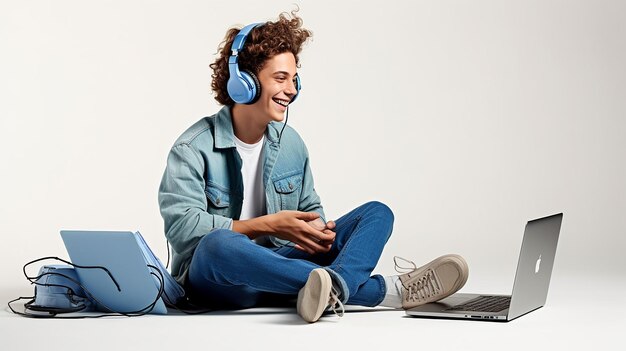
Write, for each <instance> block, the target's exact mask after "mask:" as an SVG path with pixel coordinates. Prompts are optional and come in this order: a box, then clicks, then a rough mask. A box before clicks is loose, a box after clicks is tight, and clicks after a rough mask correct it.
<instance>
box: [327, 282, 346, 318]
mask: <svg viewBox="0 0 626 351" xmlns="http://www.w3.org/2000/svg"><path fill="white" fill-rule="evenodd" d="M328 304H329V307H330V308H331V309H332V310H333V312H334V313H335V314H336V315H337V316H339V317H343V314H344V312H345V309H344V307H343V302H341V300H339V293H338V292H337V290H336V289H335V287H334V286H333V287H331V290H330V299H329V300H328ZM337 309H341V310H340V311H337Z"/></svg>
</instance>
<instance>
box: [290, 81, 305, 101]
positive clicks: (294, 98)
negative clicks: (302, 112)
mask: <svg viewBox="0 0 626 351" xmlns="http://www.w3.org/2000/svg"><path fill="white" fill-rule="evenodd" d="M294 85H295V87H296V95H294V96H293V98H291V101H290V102H289V103H292V102H294V101H296V98H297V97H298V95H300V89H302V83H300V76H296V83H295V84H294Z"/></svg>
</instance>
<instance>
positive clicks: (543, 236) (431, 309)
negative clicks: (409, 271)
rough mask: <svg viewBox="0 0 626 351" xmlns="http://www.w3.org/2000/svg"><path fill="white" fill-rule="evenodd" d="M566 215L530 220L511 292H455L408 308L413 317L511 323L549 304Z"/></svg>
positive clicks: (408, 313)
mask: <svg viewBox="0 0 626 351" xmlns="http://www.w3.org/2000/svg"><path fill="white" fill-rule="evenodd" d="M562 219H563V214H562V213H559V214H555V215H552V216H548V217H544V218H539V219H535V220H532V221H529V222H528V223H527V224H526V229H525V231H524V239H523V240H522V249H521V252H520V256H519V261H518V263H517V272H516V273H515V282H514V283H513V292H512V293H511V295H486V294H466V293H456V294H453V295H450V296H449V297H447V298H445V299H443V300H439V301H437V302H434V303H428V304H425V305H421V306H418V307H415V308H412V309H409V310H407V311H406V314H407V315H409V316H412V317H432V318H457V319H477V320H484V321H501V322H508V321H510V320H513V319H515V318H517V317H519V316H523V315H525V314H526V313H529V312H532V311H534V310H536V309H538V308H540V307H542V306H543V305H544V304H545V303H546V298H547V296H548V286H549V285H550V276H551V275H552V267H553V266H554V256H555V254H556V245H557V241H558V239H559V232H560V229H561V221H562Z"/></svg>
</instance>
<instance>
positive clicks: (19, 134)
mask: <svg viewBox="0 0 626 351" xmlns="http://www.w3.org/2000/svg"><path fill="white" fill-rule="evenodd" d="M298 5H299V6H300V9H301V10H300V12H299V15H300V16H301V17H302V18H303V19H304V24H305V27H307V28H309V29H310V30H312V31H313V33H314V37H313V40H312V41H311V42H309V44H308V45H307V46H306V47H305V49H304V51H303V53H302V55H301V65H302V66H301V69H300V70H299V74H300V75H301V78H302V84H303V90H302V92H301V95H300V97H299V98H298V101H297V103H295V104H294V105H293V106H292V107H291V109H290V118H289V123H290V125H292V126H294V127H295V128H296V129H297V130H298V131H299V133H300V134H301V135H302V137H303V138H304V140H305V142H306V143H307V145H308V148H309V152H310V155H311V159H312V168H313V172H314V175H315V181H316V188H317V191H318V193H319V194H320V196H321V197H322V201H323V204H324V206H325V210H326V214H327V217H328V218H329V219H332V218H337V217H339V216H341V215H342V214H344V213H345V212H347V211H349V210H350V209H352V208H354V207H355V206H357V205H359V204H361V203H363V202H366V201H369V200H374V199H375V200H380V201H382V202H385V203H386V204H388V205H389V206H390V207H391V208H392V209H393V210H394V212H395V215H396V221H395V229H394V234H393V236H392V238H391V239H390V241H389V244H388V246H387V248H386V249H385V251H384V252H383V257H382V258H381V260H380V262H379V266H378V267H377V270H376V272H377V273H382V274H391V273H393V263H392V257H393V256H394V255H400V256H403V257H406V258H409V259H412V260H414V261H416V263H418V264H421V263H424V262H426V261H428V260H430V259H432V258H433V257H435V256H438V255H440V254H444V253H449V252H450V253H452V252H454V253H459V254H462V255H463V256H465V257H466V259H467V261H468V262H469V264H470V272H471V273H470V280H469V282H468V284H467V285H466V289H465V290H466V291H471V292H476V291H478V292H480V291H490V292H503V293H508V292H510V289H511V286H512V282H513V273H514V271H515V265H516V260H517V254H518V252H519V248H520V244H521V238H522V232H523V227H524V225H525V223H526V221H527V220H529V219H534V218H537V217H542V216H544V215H550V214H553V213H557V212H563V213H564V219H563V226H562V230H561V240H560V243H559V247H558V252H557V259H556V264H555V268H554V274H553V277H554V280H553V290H552V291H554V289H557V293H552V295H550V296H549V303H550V302H551V301H554V300H551V299H553V298H554V296H553V295H555V296H560V295H559V291H560V294H562V295H563V296H565V295H566V292H568V291H570V290H577V289H579V288H585V289H590V290H589V294H584V295H582V296H584V297H583V298H582V299H581V300H578V299H575V300H574V302H575V303H588V302H589V301H591V300H597V299H598V297H599V296H598V295H597V294H601V296H600V297H606V296H614V295H615V296H616V295H617V294H616V291H617V290H616V289H619V290H620V291H622V290H624V289H623V288H624V284H623V283H624V278H625V277H626V274H624V268H623V267H624V266H626V265H625V263H626V259H625V258H624V255H623V252H624V248H625V244H626V240H625V239H624V234H626V216H625V215H624V211H625V210H626V186H625V185H624V180H625V179H626V164H625V162H624V149H625V147H626V141H624V140H625V137H626V122H625V120H624V119H625V117H626V115H625V111H626V108H625V107H626V68H625V67H626V66H625V65H624V62H626V40H625V38H626V22H624V13H626V3H625V2H623V1H608V0H601V1H590V0H589V1H565V0H562V1H553V0H542V1H496V0H493V1H486V0H480V1H460V0H458V1H408V0H406V1H387V2H384V3H383V2H380V1H300V2H299V3H298ZM294 8H295V5H294V3H293V1H219V2H218V1H191V0H188V1H176V2H174V1H171V2H165V1H147V0H146V1H97V2H96V1H2V2H1V3H0V153H1V154H0V164H1V173H0V174H1V185H2V197H1V201H0V223H1V225H2V232H3V233H2V245H1V246H0V247H2V251H3V252H2V255H0V257H1V258H0V282H1V283H0V284H2V285H1V287H2V288H1V290H0V302H1V301H8V300H9V299H10V298H12V297H17V296H19V295H28V294H30V293H31V292H32V287H31V286H29V285H28V284H27V282H26V281H25V280H24V279H23V277H22V273H21V268H22V265H23V264H24V263H25V262H27V261H28V260H31V259H34V258H37V257H41V256H47V255H53V256H61V257H67V254H66V252H65V249H64V247H63V244H62V241H61V238H60V236H59V230H61V229H103V230H139V231H141V232H142V234H143V235H144V236H145V238H146V240H147V241H148V243H149V244H150V246H151V247H152V248H153V250H154V251H155V252H156V253H157V255H158V256H160V257H161V258H162V259H163V260H164V261H165V258H166V248H165V239H164V236H163V229H162V227H163V223H162V220H161V217H160V215H159V211H158V203H157V189H158V185H159V182H160V178H161V175H162V172H163V169H164V167H165V161H166V157H167V153H168V150H169V148H170V146H171V145H172V144H173V142H174V140H175V139H176V138H177V137H178V136H179V135H180V134H181V133H182V132H183V131H184V130H185V129H186V128H187V127H189V126H190V125H191V124H192V123H194V122H195V121H197V120H198V119H200V118H201V117H203V116H207V115H211V114H213V113H215V112H216V111H217V110H218V109H219V106H218V105H217V103H216V102H215V101H214V100H213V97H212V95H211V93H210V75H211V70H210V69H209V66H208V65H209V64H210V63H211V62H213V61H214V59H215V53H216V51H217V47H218V44H219V43H220V42H221V40H222V39H223V36H224V34H225V31H226V29H227V28H229V27H231V26H234V25H237V26H242V25H245V24H248V23H251V22H257V21H265V20H274V19H275V18H276V17H277V15H278V14H279V13H280V12H282V11H290V10H292V9H294ZM559 282H560V283H562V284H561V285H555V284H559ZM591 282H594V283H591ZM598 282H600V283H598ZM579 284H580V286H579ZM594 284H595V285H599V286H594V287H593V288H594V289H591V285H594ZM559 287H560V289H561V290H558V289H559ZM596 289H597V290H596ZM607 294H609V295H607ZM611 294H613V295H611ZM552 303H553V304H557V303H558V302H552ZM557 306H558V305H557ZM621 311H623V308H622V310H621ZM538 313H539V312H538ZM359 315H360V314H355V315H352V318H351V319H352V320H358V318H355V317H354V316H357V317H358V316H359ZM366 315H367V317H366V318H367V319H366V320H367V321H369V322H371V323H373V324H376V323H378V321H377V318H383V317H376V316H380V314H377V313H368V314H366ZM386 315H388V314H386ZM539 316H540V315H539ZM265 317H266V318H272V315H269V317H268V316H265ZM147 318H151V317H147ZM195 318H202V317H195ZM195 318H194V319H193V320H194V321H198V319H195ZM204 318H210V317H204ZM242 318H244V319H245V317H239V320H238V322H237V323H242V321H243V320H242ZM398 318H400V317H398ZM528 318H530V317H528ZM2 320H3V322H2V324H3V325H5V324H6V325H9V324H11V323H10V321H12V320H14V318H13V317H12V316H10V315H8V314H5V313H2ZM152 320H155V319H152ZM403 320H406V319H403ZM620 321H623V319H621V320H620ZM202 322H205V321H204V320H202ZM342 322H343V321H342ZM19 323H24V322H21V321H20V322H19ZM105 323H106V322H105ZM109 323H111V322H109ZM194 323H195V322H194ZM207 323H211V322H207ZM212 323H215V322H212ZM343 323H351V322H350V321H348V322H343ZM352 323H354V322H352ZM385 323H386V322H385ZM426 323H428V322H426ZM432 323H435V322H432ZM520 323H521V322H520ZM287 324H288V323H287ZM12 325H15V324H12ZM421 325H422V326H424V325H429V324H425V322H421ZM465 325H467V324H465ZM29 326H30V325H29V324H24V325H23V327H20V328H23V329H24V330H28V328H29ZM164 328H169V327H165V326H164ZM2 329H4V327H3V328H2ZM4 330H6V329H4ZM125 330H126V329H125ZM131 330H132V329H131ZM26 332H27V331H25V333H26ZM273 332H274V333H275V331H273ZM2 333H3V336H4V332H2ZM279 333H280V332H279ZM8 335H9V334H7V336H8ZM285 337H287V336H283V338H285ZM10 340H13V341H15V342H17V341H16V340H17V339H10ZM400 345H404V344H398V346H400Z"/></svg>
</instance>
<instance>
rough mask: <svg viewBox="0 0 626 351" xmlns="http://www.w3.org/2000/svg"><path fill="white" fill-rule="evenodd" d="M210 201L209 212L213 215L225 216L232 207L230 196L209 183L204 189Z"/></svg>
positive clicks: (208, 203)
mask: <svg viewBox="0 0 626 351" xmlns="http://www.w3.org/2000/svg"><path fill="white" fill-rule="evenodd" d="M204 193H205V194H206V197H207V199H208V201H207V205H208V208H207V211H208V212H209V213H211V214H219V215H225V214H226V213H227V211H228V207H229V206H230V194H229V192H228V191H224V190H223V189H222V188H220V187H217V186H216V185H214V184H211V183H208V184H207V185H206V187H205V188H204Z"/></svg>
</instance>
